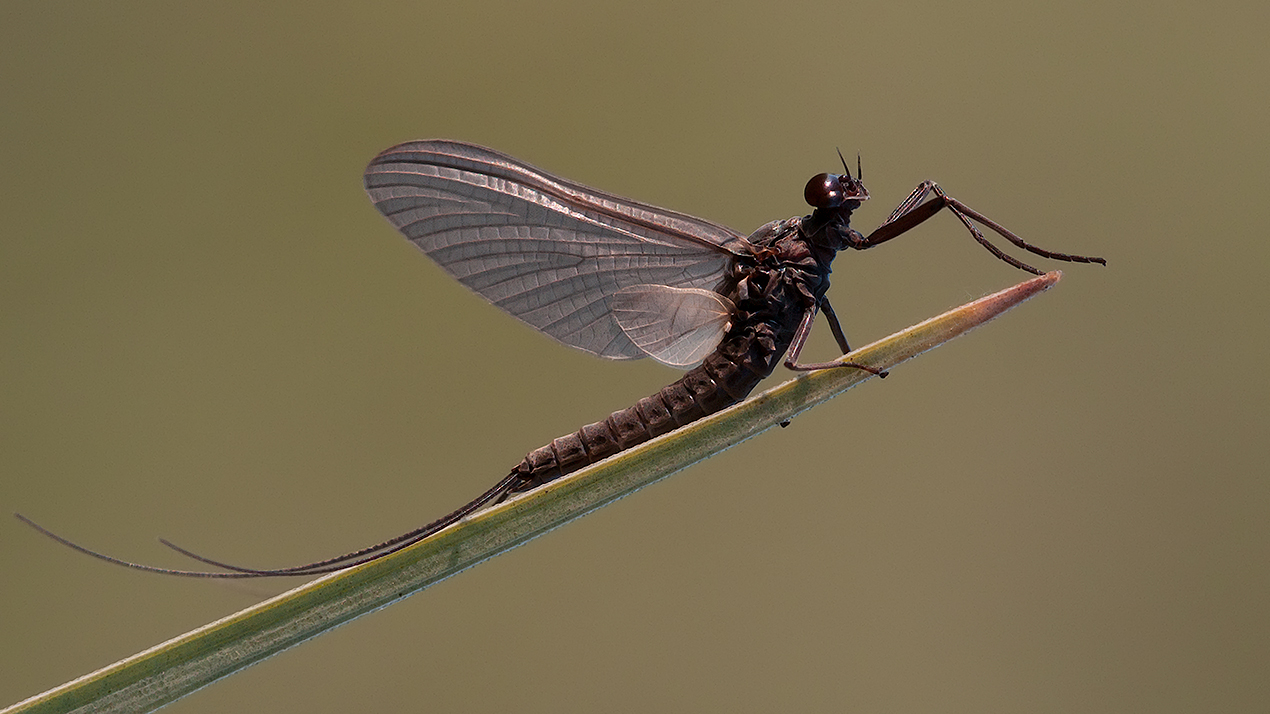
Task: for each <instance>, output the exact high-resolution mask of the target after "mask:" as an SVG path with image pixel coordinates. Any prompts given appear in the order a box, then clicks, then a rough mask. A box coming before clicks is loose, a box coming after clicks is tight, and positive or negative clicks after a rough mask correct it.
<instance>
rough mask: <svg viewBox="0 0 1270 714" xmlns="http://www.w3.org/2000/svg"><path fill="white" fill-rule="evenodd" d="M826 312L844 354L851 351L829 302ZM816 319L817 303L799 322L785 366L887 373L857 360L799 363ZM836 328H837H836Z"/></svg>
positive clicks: (880, 375) (804, 369)
mask: <svg viewBox="0 0 1270 714" xmlns="http://www.w3.org/2000/svg"><path fill="white" fill-rule="evenodd" d="M825 308H826V310H825V314H826V317H829V318H830V322H829V327H830V329H831V330H833V333H834V337H835V338H837V339H838V346H840V347H842V348H843V354H846V352H848V351H850V350H849V348H848V347H847V338H846V337H844V336H843V335H842V326H841V325H839V324H838V319H837V317H831V316H832V315H833V313H832V308H830V307H829V303H828V302H827V301H826V302H825ZM815 319H816V305H814V304H813V305H811V306H810V307H808V308H807V312H805V313H803V319H802V322H799V323H798V331H797V332H795V333H794V340H793V342H790V343H789V351H788V352H786V353H785V367H787V368H788V369H792V370H794V371H795V372H811V371H814V370H817V369H836V368H838V367H855V368H856V369H862V370H864V371H865V372H868V373H870V374H876V375H877V376H879V377H885V376H886V375H887V373H886V371H885V370H881V369H878V368H876V367H870V366H868V365H864V364H859V363H857V362H813V363H811V364H799V363H798V355H799V354H800V353H801V352H802V351H803V343H805V342H806V341H807V335H810V334H811V323H812V321H813V320H815ZM835 328H836V329H835Z"/></svg>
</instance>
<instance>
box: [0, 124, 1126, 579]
mask: <svg viewBox="0 0 1270 714" xmlns="http://www.w3.org/2000/svg"><path fill="white" fill-rule="evenodd" d="M839 159H840V160H842V167H843V173H841V174H828V173H824V174H819V175H817V176H814V177H812V179H811V180H810V181H808V182H807V185H806V187H805V188H804V190H803V196H804V198H805V199H806V201H807V203H808V204H809V205H810V206H811V207H812V209H813V210H812V212H811V214H810V215H807V216H803V217H795V218H789V219H786V220H780V221H773V222H771V223H768V224H766V225H764V226H761V227H760V228H759V229H758V230H756V231H754V233H752V234H750V235H749V236H748V237H746V236H743V235H741V234H739V233H736V232H734V231H732V230H730V229H728V228H725V227H723V226H720V225H717V224H714V223H711V222H709V221H705V220H702V219H700V218H694V217H692V216H688V215H684V214H682V213H676V212H673V211H667V210H665V209H661V208H656V207H654V206H650V205H647V204H643V203H639V202H636V201H631V200H628V199H624V198H619V197H617V196H614V195H611V194H608V193H604V192H602V191H598V190H595V189H592V188H587V187H585V186H582V185H581V184H577V183H574V182H572V181H568V180H566V179H562V178H558V177H555V176H552V175H551V174H548V173H546V172H544V171H540V170H539V169H536V168H534V167H533V166H530V165H529V164H526V163H524V162H522V161H518V160H517V159H514V158H512V157H510V156H507V155H505V154H502V153H499V152H497V151H494V150H491V149H487V148H484V147H481V146H476V145H474V144H467V143H463V142H457V141H446V140H434V141H417V142H410V143H405V144H401V145H398V146H394V147H392V148H391V149H388V150H387V151H385V152H383V153H382V154H380V155H379V156H377V157H375V159H374V160H372V161H371V162H370V165H369V166H368V167H367V169H366V174H365V185H366V191H367V193H368V194H369V195H370V198H371V200H372V201H373V202H374V204H375V207H376V208H378V209H379V211H380V213H382V214H383V215H384V216H385V217H386V218H387V219H388V220H389V222H391V223H392V224H393V226H395V227H396V228H397V230H399V231H400V232H401V233H402V234H404V235H405V237H406V238H408V239H409V240H410V242H412V243H414V244H415V245H416V246H417V247H419V249H421V250H422V251H423V252H424V253H427V255H428V256H429V257H431V258H432V259H433V260H435V261H436V262H437V263H438V264H439V265H440V266H441V267H442V268H444V269H445V270H446V272H448V273H449V274H450V275H452V276H453V277H454V278H455V279H456V280H458V281H459V282H461V283H463V284H464V285H466V286H467V287H468V288H471V289H472V290H474V291H475V292H477V293H478V294H480V295H481V296H482V297H484V298H485V299H486V300H488V301H490V302H492V303H494V304H495V305H497V306H498V307H499V308H501V309H503V310H504V311H506V312H507V313H509V314H511V315H512V316H513V317H516V318H518V319H520V320H522V321H524V322H526V323H528V324H529V325H531V326H533V327H534V328H536V329H538V330H539V331H541V332H543V333H546V334H547V335H549V336H551V337H553V338H555V339H556V340H558V341H560V342H562V343H564V344H566V345H570V346H572V347H576V348H578V349H581V350H584V351H586V352H590V353H593V354H596V355H598V356H600V357H605V358H609V359H617V360H624V359H638V358H640V357H652V358H653V359H655V360H657V361H659V362H662V363H664V364H667V365H670V366H672V367H679V368H687V369H688V371H687V373H686V374H685V375H684V376H683V377H681V378H680V379H679V380H678V381H676V382H674V383H673V384H671V385H669V386H667V387H665V388H663V389H661V390H660V391H658V392H657V393H656V394H653V395H652V396H649V397H646V398H644V399H641V400H639V402H637V403H636V404H635V405H634V406H631V407H628V408H626V409H622V410H619V411H616V412H613V413H612V414H611V415H609V416H608V417H607V418H606V419H604V420H602V421H598V422H595V423H593V424H588V425H586V426H584V427H582V428H581V429H579V430H578V431H576V432H574V433H572V434H567V435H565V436H562V437H560V438H558V439H555V440H553V441H552V442H551V443H550V444H547V445H546V446H543V447H542V448H540V449H536V450H534V451H532V452H530V453H529V454H528V455H527V456H525V458H524V459H523V460H522V461H521V462H520V463H519V464H517V465H516V466H515V467H514V468H512V470H511V472H510V473H509V474H508V475H507V476H506V477H505V478H503V479H502V480H501V481H499V482H498V483H497V484H495V485H494V487H493V488H491V489H489V490H488V491H486V492H485V493H483V494H481V495H480V496H478V497H477V498H475V499H473V500H472V501H471V502H469V503H467V504H466V505H464V506H463V507H462V508H459V509H458V510H456V511H454V512H453V513H450V514H447V515H445V516H443V517H442V518H439V519H437V520H436V521H433V522H432V523H429V524H427V525H425V526H422V527H420V528H417V529H415V530H413V531H410V532H408V533H403V534H402V535H399V536H397V537H395V538H392V539H390V540H387V541H384V542H383V543H380V544H378V545H374V546H371V547H368V548H363V549H361V550H357V551H354V552H351V553H347V554H345V555H342V556H338V557H335V558H328V559H326V560H321V561H316V562H313V563H308V564H305V565H299V566H295V567H290V568H276V569H269V570H259V569H252V568H243V567H239V566H235V565H231V564H228V563H222V562H219V561H216V560H212V559H210V558H205V557H203V556H200V555H198V554H195V553H192V552H190V551H188V550H186V549H184V548H181V547H179V546H176V545H174V544H172V543H170V542H169V541H166V540H164V541H162V542H163V543H164V544H165V545H167V546H168V547H170V548H173V549H174V550H176V551H178V552H180V553H182V554H183V555H186V556H188V557H191V558H193V559H195V560H197V561H199V562H202V563H204V564H207V565H211V566H215V567H217V568H221V569H222V570H220V571H201V570H177V569H171V568H160V567H154V566H149V565H143V564H140V563H134V562H130V561H126V560H122V559H119V558H114V557H112V556H109V555H105V554H102V553H98V552H96V551H92V550H89V549H87V548H85V547H83V546H80V545H78V544H76V543H73V542H71V541H69V540H66V539H65V538H62V537H61V536H58V535H56V534H54V533H52V532H50V531H48V530H46V529H44V528H42V527H41V526H38V525H36V524H35V523H33V522H32V521H30V520H29V519H27V518H25V517H24V516H21V515H19V516H18V517H19V518H20V519H22V520H23V521H25V522H26V523H28V524H29V525H31V526H32V527H34V528H36V529H37V530H39V531H40V532H42V533H44V534H45V535H47V536H49V537H51V538H53V539H55V540H57V541H59V542H61V543H63V544H64V545H67V546H69V547H71V548H74V549H76V550H79V551H80V552H83V553H86V554H88V555H92V556H94V557H97V558H100V559H102V560H106V561H108V562H111V563H115V564H118V565H125V566H128V567H131V568H137V569H141V570H147V571H152V572H159V573H166V574H169V575H184V576H192V577H209V578H250V577H268V576H283V575H297V576H304V575H316V574H319V573H327V572H332V571H335V570H341V569H344V568H347V567H350V566H353V565H358V564H360V563H364V562H367V561H370V560H374V559H376V558H380V557H383V556H385V555H387V554H389V553H393V552H396V551H398V550H401V549H402V548H406V547H408V546H410V545H412V544H414V543H416V542H418V541H420V540H422V539H424V538H426V537H428V536H430V535H432V534H434V533H436V532H438V531H440V530H441V529H443V528H446V527H447V526H450V525H452V524H454V523H456V522H457V521H459V520H460V519H462V518H463V517H465V516H467V515H468V514H471V513H473V512H475V511H478V510H480V509H481V508H484V507H486V506H489V505H491V504H495V503H498V502H500V501H502V500H504V499H506V498H508V497H509V496H511V495H514V494H517V493H521V492H524V491H528V490H531V489H533V488H536V487H538V486H541V485H542V484H545V483H548V482H550V481H552V480H554V479H557V478H560V477H561V476H563V475H565V474H568V473H570V472H572V471H576V470H578V469H580V468H582V467H583V466H586V465H588V464H591V463H595V462H597V461H599V460H601V459H603V458H605V457H607V456H611V455H613V454H616V453H618V452H619V451H622V450H624V449H628V448H630V447H632V446H635V445H636V444H640V443H642V442H645V441H648V440H649V439H651V438H653V437H655V436H658V435H660V434H664V433H666V432H669V431H672V430H673V429H675V428H677V427H680V426H683V425H684V424H687V423H689V422H692V421H695V420H697V419H700V418H701V417H703V416H706V415H708V414H712V413H714V412H717V411H719V410H720V409H723V408H725V407H727V406H730V405H732V404H735V403H737V402H739V401H741V400H742V399H744V398H745V397H746V396H747V395H748V394H749V393H750V391H751V390H753V389H754V387H755V386H756V385H757V384H758V383H759V382H760V381H761V380H762V379H763V378H764V377H767V376H768V375H769V374H771V373H772V372H773V371H774V370H775V369H776V367H777V366H778V365H780V364H781V363H782V361H783V364H784V366H785V367H787V368H789V369H791V370H796V371H807V370H819V369H861V370H865V371H868V372H870V373H872V374H875V375H877V376H879V377H885V376H886V373H885V372H883V371H881V370H879V369H877V368H875V367H871V366H869V365H865V364H857V363H854V362H813V363H802V362H799V361H798V358H799V355H800V354H801V352H802V348H803V344H804V342H805V341H806V339H807V336H808V334H809V333H810V332H811V327H812V323H813V321H814V320H815V318H816V315H817V314H818V313H820V314H823V315H824V317H825V319H826V321H827V322H828V324H829V329H830V331H831V332H832V333H833V336H834V338H835V339H836V340H837V343H838V346H839V347H840V348H841V350H842V353H843V354H844V355H845V354H847V353H849V352H850V351H851V348H850V346H849V345H848V343H847V338H846V336H845V334H844V333H843V330H842V326H841V325H840V324H839V323H838V318H837V316H836V314H835V313H834V310H833V308H832V307H831V306H830V304H829V299H828V298H827V297H826V295H825V293H826V291H827V290H828V288H829V273H830V264H831V263H832V262H833V259H834V256H835V255H836V254H837V253H838V252H839V251H842V250H847V249H854V250H864V249H866V248H872V247H874V246H877V245H880V244H882V243H885V242H886V241H888V240H891V239H892V238H895V237H897V236H900V235H903V234H904V233H905V232H907V231H909V230H911V229H912V228H913V227H915V226H917V225H918V224H920V223H922V222H923V221H925V220H927V219H929V218H931V217H932V216H934V215H935V214H937V213H939V212H940V211H942V210H947V211H949V212H951V213H952V214H953V215H954V216H956V217H957V218H958V220H960V221H961V223H962V224H963V225H964V226H965V227H966V228H967V229H968V230H969V231H970V234H971V235H972V236H973V237H974V239H975V240H976V241H978V242H979V243H980V244H981V245H982V246H983V247H985V248H987V249H988V251H990V252H991V253H992V254H993V255H995V256H996V257H997V258H999V259H1001V260H1003V261H1005V262H1006V263H1009V264H1010V265H1012V266H1014V267H1016V268H1019V269H1021V270H1026V271H1028V272H1030V273H1035V274H1037V275H1040V274H1041V271H1039V270H1037V269H1036V268H1033V267H1032V266H1030V265H1028V264H1026V263H1023V262H1020V261H1018V260H1016V259H1015V258H1012V257H1010V256H1008V255H1006V254H1005V253H1004V252H1002V251H1001V250H1000V249H999V248H997V247H996V246H995V245H993V244H992V243H991V242H989V241H988V240H987V238H985V237H984V234H983V232H982V231H980V229H979V228H978V226H976V225H975V223H976V222H978V223H980V224H982V225H984V226H986V227H987V228H989V229H991V230H992V231H993V232H995V233H997V234H998V235H1000V236H1002V237H1003V238H1005V239H1006V240H1008V241H1009V242H1010V243H1013V244H1014V245H1015V246H1017V247H1019V248H1021V249H1023V250H1025V251H1028V252H1030V253H1033V254H1036V255H1039V256H1042V257H1045V258H1050V259H1054V260H1062V261H1069V262H1076V263H1101V264H1103V265H1105V264H1106V261H1105V260H1103V259H1102V258H1095V257H1088V256H1081V255H1070V254H1067V253H1056V252H1052V251H1048V250H1044V249H1042V248H1038V247H1036V246H1034V245H1031V244H1029V243H1027V242H1026V241H1024V240H1023V239H1021V238H1019V237H1018V236H1017V235H1015V234H1014V233H1012V232H1010V231H1009V230H1007V229H1006V228H1004V227H1003V226H1001V225H999V224H997V223H996V222H994V221H992V220H991V219H989V218H988V217H986V216H984V215H983V214H981V213H979V212H977V211H975V210H974V209H972V208H970V207H969V206H966V205H965V204H963V203H961V202H960V201H958V200H957V199H955V198H952V197H950V196H949V195H948V194H946V193H945V192H944V190H943V189H942V188H940V187H939V185H938V184H936V183H934V182H932V181H924V182H922V183H921V184H919V185H918V186H917V188H915V189H913V192H912V193H910V194H909V196H908V198H906V199H904V201H902V202H901V203H900V204H899V206H897V207H896V208H895V210H894V211H892V212H891V215H890V216H889V217H888V218H887V219H886V221H884V222H883V223H882V225H881V226H880V227H878V228H877V229H876V230H874V231H873V232H872V233H870V234H868V235H867V236H866V235H863V234H861V233H859V232H858V231H856V230H855V229H853V228H851V224H850V221H851V213H852V212H853V211H854V210H856V209H857V208H859V207H860V204H861V203H862V202H864V201H867V200H868V199H869V192H868V190H867V189H866V188H865V187H864V183H863V177H862V174H863V172H862V170H861V167H860V162H859V159H858V158H857V162H856V174H855V175H854V176H853V175H852V174H851V170H850V168H849V167H848V166H847V163H846V160H845V159H842V155H841V153H839ZM928 199H929V200H928Z"/></svg>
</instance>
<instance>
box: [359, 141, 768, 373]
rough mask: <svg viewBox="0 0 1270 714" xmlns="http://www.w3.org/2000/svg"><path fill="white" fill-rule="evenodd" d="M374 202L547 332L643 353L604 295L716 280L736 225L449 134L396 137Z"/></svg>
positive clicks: (372, 187) (462, 275)
mask: <svg viewBox="0 0 1270 714" xmlns="http://www.w3.org/2000/svg"><path fill="white" fill-rule="evenodd" d="M365 182H366V191H367V193H368V194H370V198H371V200H372V201H373V202H374V203H375V207H376V208H378V209H379V211H380V212H381V213H383V214H384V216H385V217H387V218H388V220H389V221H390V222H391V223H392V224H393V225H394V226H396V227H397V229H398V230H399V231H401V232H402V233H403V234H404V235H405V236H406V237H407V238H408V239H410V241H411V242H412V243H414V244H415V245H416V246H418V247H419V248H420V249H421V250H423V251H424V252H425V253H427V254H428V255H429V256H430V257H431V258H432V259H433V260H435V261H436V262H437V263H438V264H440V265H441V267H442V268H444V269H445V270H446V271H447V272H448V273H450V275H453V276H454V277H455V278H456V279H457V280H459V281H460V282H461V283H463V284H464V285H466V286H468V287H469V288H471V289H472V290H475V291H476V292H478V293H480V294H481V295H482V296H484V297H485V298H486V299H487V300H489V301H490V302H492V303H494V304H495V305H497V306H499V307H500V308H502V309H503V310H505V311H507V312H508V313H509V314H511V315H512V316H514V317H516V318H519V319H520V320H523V321H524V322H526V323H528V324H530V325H532V326H533V327H535V328H537V329H539V330H541V331H542V332H545V333H546V334H548V335H550V336H552V337H554V338H555V339H557V340H559V341H561V342H563V343H565V344H568V345H572V346H574V347H577V348H579V349H582V350H585V351H587V352H591V353H594V354H597V355H600V356H602V357H608V358H612V359H633V358H637V357H641V356H643V355H644V351H643V350H641V349H640V348H639V347H638V346H636V345H635V344H634V343H633V342H632V341H631V339H630V338H629V337H628V336H627V335H626V334H625V333H624V332H623V331H622V329H621V327H620V326H619V325H618V324H617V322H616V320H615V319H614V317H613V314H612V307H611V305H610V304H609V303H610V298H611V297H612V296H613V295H615V294H616V293H618V292H619V291H620V290H622V289H623V288H627V287H631V286H634V285H666V286H670V287H675V288H692V289H701V290H714V289H716V288H717V287H719V285H720V284H721V283H722V282H723V280H724V278H725V276H726V273H727V268H728V265H729V264H730V262H731V261H732V260H733V258H734V257H735V256H737V255H740V254H743V253H744V252H745V251H746V247H747V246H748V243H747V242H746V241H745V239H744V237H742V236H741V235H739V234H737V233H735V232H733V231H731V230H729V229H727V228H724V227H723V226H719V225H716V224H714V223H710V222H709V221H703V220H701V219H699V218H693V217H691V216H688V215H685V214H682V213H676V212H673V211H667V210H664V209H660V208H656V207H654V206H650V205H647V204H643V203H638V202H635V201H630V200H627V199H623V198H619V197H617V196H613V195H611V194H607V193H604V192H602V191H597V190H595V189H591V188H587V187H585V186H582V185H581V184H577V183H573V182H571V181H567V180H565V179H561V178H557V177H555V176H552V175H550V174H547V173H545V172H542V171H539V170H538V169H536V168H534V167H532V166H530V165H528V164H526V163H523V162H521V161H518V160H516V159H513V158H511V157H510V156H506V155H504V154H501V153H499V152H496V151H493V150H491V149H486V148H483V147H480V146H475V145H472V144H465V143H461V142H453V141H440V140H438V141H418V142H410V143H406V144H401V145H399V146H395V147H393V148H391V149H388V150H387V151H385V152H383V153H382V154H380V155H379V156H377V157H375V159H374V160H373V161H371V163H370V166H368V167H367V169H366V175H365Z"/></svg>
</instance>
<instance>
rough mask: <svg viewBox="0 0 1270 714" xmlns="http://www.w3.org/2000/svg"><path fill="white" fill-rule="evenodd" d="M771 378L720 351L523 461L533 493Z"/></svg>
mask: <svg viewBox="0 0 1270 714" xmlns="http://www.w3.org/2000/svg"><path fill="white" fill-rule="evenodd" d="M765 376H766V375H762V374H756V373H755V372H754V371H752V370H751V369H749V368H748V367H745V366H743V365H739V364H737V363H736V362H734V361H732V360H730V359H728V358H727V357H725V356H723V355H722V354H721V353H720V352H714V353H712V354H711V355H709V356H708V357H706V359H705V361H703V362H702V363H701V364H700V365H698V366H696V367H694V368H692V369H691V370H689V371H688V372H687V374H685V375H684V376H683V377H681V378H680V379H679V380H678V381H676V382H674V383H673V384H670V385H667V386H665V387H663V388H662V389H661V390H660V391H658V392H657V393H656V394H653V395H652V396H648V397H644V398H643V399H641V400H639V401H638V402H636V403H635V404H634V406H630V407H627V408H626V409H620V410H618V411H615V412H613V413H612V414H610V415H609V416H608V418H607V419H605V420H603V421H597V422H595V423H593V424H587V425H586V426H584V427H582V428H581V429H579V430H577V431H576V432H574V433H572V434H567V435H565V436H562V437H560V438H558V439H555V440H554V441H552V442H551V443H550V444H547V445H546V446H544V447H542V448H539V449H535V450H533V451H531V452H529V454H528V455H527V456H525V459H524V460H523V461H521V462H520V464H519V465H518V466H517V467H516V468H515V470H514V471H513V473H515V472H519V473H520V474H521V476H522V477H523V478H524V479H525V481H524V483H523V484H522V485H520V486H518V487H517V488H515V489H513V490H514V491H527V490H529V489H531V488H535V487H537V486H540V485H542V484H544V483H547V482H548V481H553V480H555V479H557V478H560V477H561V476H563V475H565V474H568V473H572V472H573V471H577V470H578V469H580V468H582V467H583V466H588V465H590V464H593V463H595V462H597V461H600V460H601V459H605V458H608V457H609V456H612V455H613V454H616V453H618V452H619V451H624V450H626V449H629V448H631V447H632V446H635V445H637V444H642V443H644V442H645V441H648V440H649V439H652V438H653V437H655V436H660V435H662V434H665V433H667V432H670V431H674V430H675V429H677V428H679V427H681V426H683V425H685V424H688V423H690V422H694V421H696V420H697V419H700V418H701V417H703V416H706V415H708V414H713V413H715V412H717V411H719V410H721V409H724V408H725V407H729V406H731V405H733V404H736V403H737V402H739V401H741V400H742V399H744V398H745V397H746V395H748V394H749V393H750V391H751V390H753V389H754V387H755V386H756V385H757V384H758V383H759V382H760V381H761V380H762V379H763V377H765Z"/></svg>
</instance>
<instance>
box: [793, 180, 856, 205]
mask: <svg viewBox="0 0 1270 714" xmlns="http://www.w3.org/2000/svg"><path fill="white" fill-rule="evenodd" d="M841 179H842V177H841V176H839V175H837V174H818V175H816V176H812V177H811V180H810V181H808V182H807V187H806V188H804V189H803V198H804V199H806V201H807V205H809V206H811V207H812V208H837V207H838V206H841V205H842V202H843V200H845V199H846V192H845V191H843V190H842V180H841Z"/></svg>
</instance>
